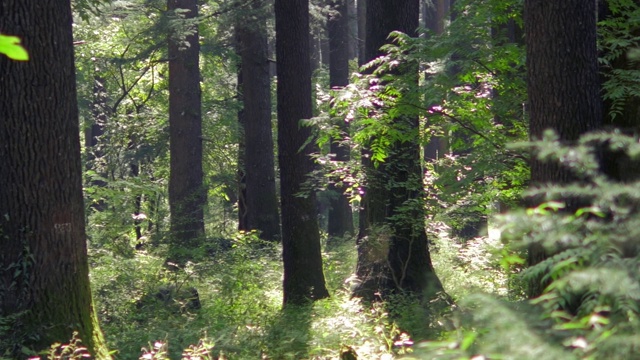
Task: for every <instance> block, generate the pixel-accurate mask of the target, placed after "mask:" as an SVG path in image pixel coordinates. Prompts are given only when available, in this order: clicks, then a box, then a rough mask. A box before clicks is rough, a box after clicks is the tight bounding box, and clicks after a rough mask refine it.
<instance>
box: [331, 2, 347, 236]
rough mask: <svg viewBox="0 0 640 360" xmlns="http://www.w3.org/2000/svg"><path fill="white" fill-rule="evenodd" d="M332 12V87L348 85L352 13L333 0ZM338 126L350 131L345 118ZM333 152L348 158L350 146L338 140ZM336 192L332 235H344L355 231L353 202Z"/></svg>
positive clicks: (338, 158) (341, 190)
mask: <svg viewBox="0 0 640 360" xmlns="http://www.w3.org/2000/svg"><path fill="white" fill-rule="evenodd" d="M329 3H330V5H331V6H332V10H333V12H332V14H331V15H329V19H328V20H327V30H328V32H329V84H330V86H331V88H341V87H344V86H346V85H348V84H349V14H348V7H347V2H346V0H330V1H329ZM337 121H340V123H339V126H340V128H341V129H342V131H343V132H347V131H348V126H347V123H346V122H345V121H344V119H337ZM330 151H331V153H332V154H335V158H334V160H335V161H341V162H344V161H348V160H349V158H350V155H349V153H350V149H349V147H348V146H344V145H341V144H340V143H339V142H332V143H331V149H330ZM329 189H330V190H331V191H333V192H334V193H335V196H334V197H332V198H331V202H330V209H329V226H328V233H329V236H343V235H344V234H346V233H353V216H352V214H351V205H350V203H349V199H348V197H347V195H346V194H345V193H344V190H345V189H344V188H340V187H337V186H334V185H333V184H332V185H331V186H330V187H329Z"/></svg>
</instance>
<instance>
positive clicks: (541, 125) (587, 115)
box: [524, 0, 602, 297]
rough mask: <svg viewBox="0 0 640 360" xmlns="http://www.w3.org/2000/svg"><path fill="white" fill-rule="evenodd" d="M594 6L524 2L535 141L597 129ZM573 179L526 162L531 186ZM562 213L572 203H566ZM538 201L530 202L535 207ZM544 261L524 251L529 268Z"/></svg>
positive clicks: (578, 0)
mask: <svg viewBox="0 0 640 360" xmlns="http://www.w3.org/2000/svg"><path fill="white" fill-rule="evenodd" d="M595 7H596V2H595V1H582V0H565V1H544V0H526V1H525V9H524V20H525V39H526V45H527V76H528V83H527V90H528V94H529V115H530V127H529V132H530V136H531V139H532V140H537V139H540V138H541V137H542V135H543V133H544V131H546V130H547V129H551V130H554V131H555V132H556V133H557V134H558V136H559V137H560V140H561V141H563V142H566V143H572V142H574V141H576V140H577V139H578V138H579V137H580V135H582V134H584V133H586V132H588V131H592V130H595V129H598V128H600V127H601V126H602V104H601V99H600V87H599V79H598V53H597V48H596V8H595ZM575 180H576V178H575V176H574V174H573V173H572V172H571V171H570V170H569V169H567V168H565V167H561V166H560V165H558V164H557V163H555V162H544V161H540V160H537V159H533V160H532V161H531V182H532V185H534V186H535V185H540V184H545V183H557V184H564V183H568V182H572V181H575ZM567 200H568V201H569V203H568V210H569V211H571V210H572V209H573V210H575V207H576V206H577V204H576V203H572V200H571V199H567ZM539 201H540V200H539V199H531V200H530V205H532V206H535V205H537V203H538V202H539ZM546 257H547V254H546V253H545V251H544V249H542V248H541V247H538V246H536V247H531V248H530V249H529V255H528V261H529V264H530V265H531V264H536V263H538V262H540V261H542V260H544V259H545V258H546ZM529 290H530V291H529V295H530V296H531V297H535V296H538V295H540V294H541V293H542V291H543V290H544V285H543V284H541V283H540V281H534V282H533V283H532V284H531V286H530V289H529Z"/></svg>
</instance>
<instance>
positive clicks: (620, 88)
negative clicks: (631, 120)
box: [598, 0, 640, 120]
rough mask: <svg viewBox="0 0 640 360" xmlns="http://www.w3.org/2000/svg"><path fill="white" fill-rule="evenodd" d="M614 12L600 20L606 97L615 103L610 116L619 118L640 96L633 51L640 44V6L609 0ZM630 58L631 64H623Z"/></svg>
mask: <svg viewBox="0 0 640 360" xmlns="http://www.w3.org/2000/svg"><path fill="white" fill-rule="evenodd" d="M606 3H607V6H608V8H609V11H610V14H609V16H608V17H606V18H604V19H599V20H600V21H599V22H598V35H599V42H598V45H599V50H600V53H601V54H602V56H601V58H600V63H601V64H602V66H603V68H604V70H605V71H604V76H605V79H606V80H605V81H604V82H603V84H602V88H603V90H604V92H603V98H604V100H607V101H609V102H610V103H611V105H610V109H609V110H610V116H611V119H612V120H615V118H616V117H617V116H620V115H621V114H622V111H623V109H624V106H625V104H626V102H627V101H628V100H629V99H632V98H638V97H640V89H639V88H638V86H637V81H638V80H637V79H638V78H640V71H639V70H638V69H637V66H633V65H634V64H637V60H634V57H633V52H634V51H637V48H638V47H639V46H640V6H639V5H638V3H637V2H634V1H629V0H608V1H607V2H606ZM627 59H628V60H629V61H630V62H631V66H621V63H625V62H626V61H627Z"/></svg>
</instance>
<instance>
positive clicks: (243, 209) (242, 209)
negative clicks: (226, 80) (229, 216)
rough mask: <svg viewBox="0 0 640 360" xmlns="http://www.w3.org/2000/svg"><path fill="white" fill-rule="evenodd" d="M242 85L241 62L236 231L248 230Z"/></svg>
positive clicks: (237, 44)
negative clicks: (241, 105) (241, 104)
mask: <svg viewBox="0 0 640 360" xmlns="http://www.w3.org/2000/svg"><path fill="white" fill-rule="evenodd" d="M239 42H240V40H239V34H238V31H236V47H237V48H236V53H238V55H240V50H239V49H240V48H239V45H240V44H239ZM243 84H244V78H243V76H242V60H240V62H239V63H238V84H237V87H236V91H237V94H238V101H240V102H242V103H243V107H242V108H241V109H240V110H238V174H237V176H238V178H237V180H238V230H250V229H251V228H250V227H249V224H248V220H247V201H246V198H247V176H246V173H245V167H246V165H245V159H246V152H247V151H246V143H245V141H246V137H245V135H244V128H245V124H246V118H245V115H244V94H243V93H242V87H243Z"/></svg>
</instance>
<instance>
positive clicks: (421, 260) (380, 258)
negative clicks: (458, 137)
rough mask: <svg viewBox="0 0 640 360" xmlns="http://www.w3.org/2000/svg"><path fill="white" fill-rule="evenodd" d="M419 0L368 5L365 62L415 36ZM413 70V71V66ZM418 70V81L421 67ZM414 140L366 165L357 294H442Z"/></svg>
mask: <svg viewBox="0 0 640 360" xmlns="http://www.w3.org/2000/svg"><path fill="white" fill-rule="evenodd" d="M418 16H419V0H403V1H394V2H389V1H385V0H372V1H369V2H368V4H367V35H366V45H365V57H366V59H373V58H375V57H377V56H379V55H380V50H379V49H380V47H381V46H382V45H384V44H385V43H386V42H387V36H388V35H389V33H390V32H391V31H394V30H399V31H402V32H405V33H407V34H409V35H412V36H415V35H416V29H417V28H418ZM410 68H412V67H410ZM414 70H415V81H416V82H417V81H418V78H417V76H418V75H417V68H416V69H413V68H412V70H410V71H414ZM393 126H396V127H397V128H396V129H397V130H399V131H403V132H405V133H407V135H409V134H411V133H413V132H416V133H417V130H418V119H417V117H408V116H400V117H398V118H396V119H394V124H393ZM414 136H416V137H415V138H414V139H413V140H409V141H404V142H400V141H396V142H395V143H393V144H391V147H390V149H389V154H388V157H387V158H386V160H385V162H384V163H382V164H379V166H378V167H377V168H375V167H373V166H372V165H371V163H370V161H367V162H366V163H365V171H366V172H367V188H366V193H365V196H364V199H363V200H364V208H365V211H364V213H361V215H360V216H361V217H363V218H364V220H363V223H362V225H363V227H364V229H362V230H364V231H361V233H360V234H359V236H358V238H359V239H358V240H359V247H358V268H357V275H358V277H359V279H360V280H361V283H360V285H359V287H358V288H357V289H356V290H355V295H357V296H361V297H363V298H365V299H375V298H376V297H377V296H379V295H380V294H382V295H384V294H389V293H411V294H414V295H417V296H419V297H421V298H423V299H430V298H431V297H432V296H433V295H434V294H435V293H436V292H438V291H441V290H442V284H441V283H440V280H439V279H438V277H437V276H436V274H435V272H434V269H433V266H432V264H431V258H430V254H429V249H428V242H427V235H426V232H425V229H424V221H425V209H424V189H423V181H422V169H421V167H420V146H419V139H418V138H417V135H414Z"/></svg>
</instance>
